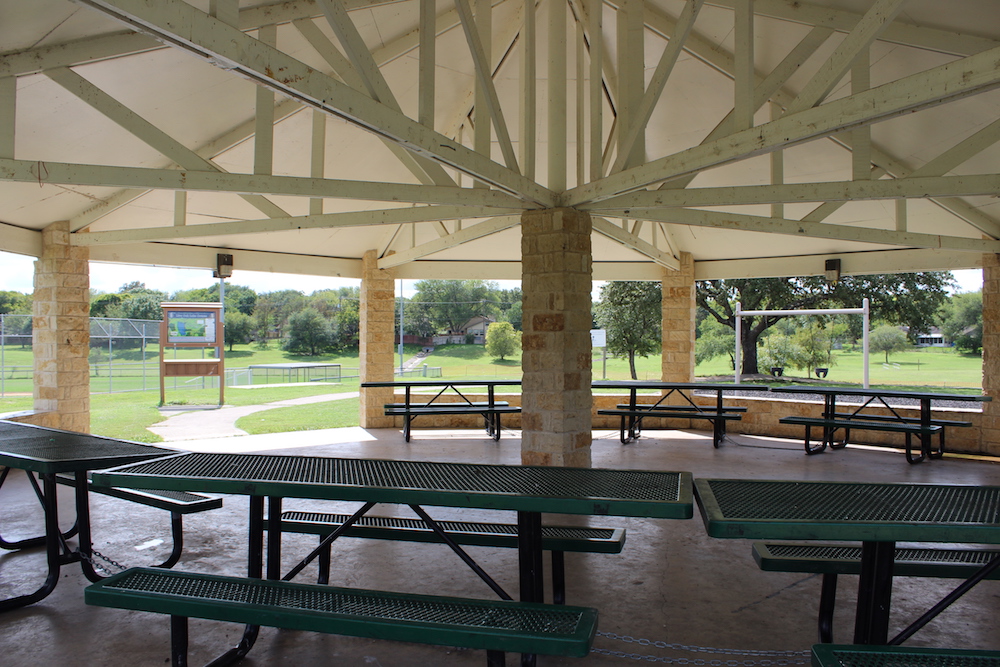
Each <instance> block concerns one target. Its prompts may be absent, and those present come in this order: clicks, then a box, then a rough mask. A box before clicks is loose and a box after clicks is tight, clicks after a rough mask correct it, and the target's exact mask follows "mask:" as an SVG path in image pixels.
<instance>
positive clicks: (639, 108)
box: [611, 0, 704, 173]
mask: <svg viewBox="0 0 1000 667" xmlns="http://www.w3.org/2000/svg"><path fill="white" fill-rule="evenodd" d="M703 3H704V0H688V2H687V4H685V5H684V9H683V10H682V11H681V15H680V17H679V18H678V19H677V27H676V29H675V30H674V33H673V35H672V36H671V37H670V41H669V42H668V43H667V45H666V48H664V49H663V53H662V54H661V55H660V62H659V63H657V65H656V70H655V71H654V72H653V76H652V79H650V82H649V85H648V86H646V90H645V92H644V93H643V94H642V97H641V98H640V99H638V100H637V104H636V105H635V107H634V108H633V109H632V111H631V113H630V114H629V119H628V130H627V132H625V134H624V136H623V138H622V141H620V142H619V144H618V159H617V160H615V164H614V166H612V167H611V172H612V173H617V172H619V171H621V170H622V169H623V168H624V167H625V164H626V160H627V159H629V156H631V155H632V154H633V152H634V150H635V149H636V148H637V143H638V141H639V139H640V137H643V136H645V128H646V125H647V124H648V123H649V119H650V118H651V117H652V115H653V109H655V108H656V103H657V102H659V100H660V95H661V94H662V93H663V88H664V87H665V86H666V85H667V79H669V78H670V73H671V72H672V71H673V69H674V64H676V62H677V58H678V57H679V56H680V54H681V51H682V50H683V48H684V42H685V41H687V37H688V35H689V34H690V33H691V30H692V29H694V22H695V20H696V19H697V18H698V11H699V10H700V9H701V6H702V4H703ZM640 17H641V16H640ZM629 34H630V35H631V33H629ZM640 53H641V51H640ZM635 65H638V66H641V65H642V63H634V64H633V66H635ZM640 73H641V71H640ZM643 78H644V77H643ZM642 150H643V152H645V148H644V147H643V149H642Z"/></svg>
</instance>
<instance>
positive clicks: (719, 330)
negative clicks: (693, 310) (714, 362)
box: [694, 311, 736, 364]
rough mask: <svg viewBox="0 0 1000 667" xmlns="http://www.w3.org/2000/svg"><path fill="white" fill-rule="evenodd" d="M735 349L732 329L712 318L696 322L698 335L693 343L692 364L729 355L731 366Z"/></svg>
mask: <svg viewBox="0 0 1000 667" xmlns="http://www.w3.org/2000/svg"><path fill="white" fill-rule="evenodd" d="M702 312H704V311H702ZM735 349H736V334H735V333H734V332H733V330H732V329H729V328H728V327H726V326H725V325H723V324H721V323H719V321H718V320H716V319H715V318H714V317H702V318H701V321H700V322H698V334H697V337H696V338H695V341H694V362H695V363H696V364H700V363H701V362H703V361H708V360H709V359H714V358H715V357H718V356H720V355H723V354H726V355H729V363H730V364H732V363H733V351H734V350H735Z"/></svg>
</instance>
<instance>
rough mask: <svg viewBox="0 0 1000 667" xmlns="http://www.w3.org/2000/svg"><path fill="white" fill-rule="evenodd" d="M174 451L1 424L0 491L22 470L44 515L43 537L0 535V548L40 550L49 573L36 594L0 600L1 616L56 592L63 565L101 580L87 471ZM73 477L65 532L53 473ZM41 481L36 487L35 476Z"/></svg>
mask: <svg viewBox="0 0 1000 667" xmlns="http://www.w3.org/2000/svg"><path fill="white" fill-rule="evenodd" d="M174 453H176V452H175V451H173V450H169V449H163V448H161V447H154V446H151V445H142V444H138V443H135V442H129V441H126V440H116V439H114V438H105V437H101V436H97V435H89V434H85V433H76V432H73V431H62V430H59V429H53V428H44V427H41V426H33V425H31V424H22V423H19V422H12V421H6V420H0V466H5V467H4V469H3V472H0V487H2V486H3V483H4V482H5V481H6V479H7V476H8V474H9V473H10V471H11V470H12V469H20V470H24V471H25V472H26V473H27V474H28V479H29V480H30V482H31V485H32V486H33V488H34V490H35V493H36V495H37V496H38V499H39V502H40V503H41V505H42V508H43V511H44V517H45V518H44V534H43V535H40V536H37V537H30V538H23V539H19V540H6V539H4V538H2V537H0V548H3V549H7V550H20V549H25V548H30V547H37V546H42V545H44V546H45V551H46V561H47V565H48V575H47V577H46V579H45V582H44V583H43V584H42V586H41V587H40V588H38V589H37V590H36V591H35V592H33V593H29V594H26V595H16V596H13V597H10V598H7V599H6V600H2V601H0V612H5V611H10V610H11V609H17V608H19V607H23V606H26V605H29V604H33V603H35V602H38V601H39V600H42V599H44V598H45V597H46V596H48V595H49V594H50V593H51V592H52V591H53V590H55V587H56V584H57V583H58V582H59V569H60V567H61V566H62V565H64V564H67V563H73V562H79V563H80V566H81V567H82V568H83V572H84V575H86V577H87V578H88V579H89V580H91V581H98V580H99V579H101V575H99V574H98V573H97V572H96V570H95V569H94V566H93V548H92V546H91V537H90V501H89V494H88V484H87V472H88V471H90V470H95V469H98V468H107V467H108V466H117V465H122V464H125V463H132V462H135V461H143V460H146V459H153V458H158V457H161V456H167V455H168V454H174ZM59 473H72V474H73V475H74V476H75V499H76V524H75V525H74V527H73V528H71V529H70V530H68V531H66V532H62V530H61V529H60V527H59V508H58V503H57V500H56V475H57V474H59ZM36 474H37V475H38V477H39V479H40V480H41V487H39V485H38V482H37V481H36V480H35V477H34V475H36ZM74 534H77V535H78V536H79V546H78V547H77V548H76V549H72V548H70V547H69V545H68V544H67V540H68V539H69V538H71V537H72V536H73V535H74Z"/></svg>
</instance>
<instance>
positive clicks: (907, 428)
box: [778, 415, 943, 463]
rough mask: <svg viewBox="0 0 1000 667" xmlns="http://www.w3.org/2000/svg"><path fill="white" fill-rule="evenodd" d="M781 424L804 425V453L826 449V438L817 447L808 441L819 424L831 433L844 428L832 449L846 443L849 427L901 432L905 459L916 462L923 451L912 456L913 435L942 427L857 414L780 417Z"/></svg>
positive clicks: (935, 431) (922, 455)
mask: <svg viewBox="0 0 1000 667" xmlns="http://www.w3.org/2000/svg"><path fill="white" fill-rule="evenodd" d="M778 422H779V423H781V424H798V425H801V426H805V427H806V436H805V448H806V454H818V453H819V452H822V451H823V450H824V449H826V439H825V438H824V441H823V443H822V444H821V445H819V446H817V447H812V446H811V445H810V444H809V443H810V441H811V440H812V437H811V432H810V431H811V429H812V427H813V426H819V427H820V428H823V429H824V430H828V432H829V433H830V434H831V436H830V437H831V439H832V433H833V431H834V430H836V429H844V440H843V441H842V442H841V443H839V444H837V445H833V444H831V445H830V447H831V448H832V449H840V448H843V447H845V446H846V445H847V439H848V437H849V436H850V432H851V429H858V430H862V431H891V432H895V433H903V434H904V435H905V436H906V460H907V461H909V462H910V463H917V462H919V461H922V460H923V459H924V452H923V451H921V453H920V456H919V457H915V456H913V447H912V445H913V441H912V438H913V436H914V435H919V436H925V435H935V434H938V433H940V432H941V431H942V429H943V427H941V426H938V425H935V424H932V425H930V426H923V425H922V424H910V423H906V422H900V421H892V422H889V421H877V420H871V421H869V420H867V417H866V418H861V416H860V415H859V416H858V417H857V418H854V419H828V418H825V417H800V416H797V415H795V416H791V417H782V418H781V419H779V420H778Z"/></svg>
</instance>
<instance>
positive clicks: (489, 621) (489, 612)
mask: <svg viewBox="0 0 1000 667" xmlns="http://www.w3.org/2000/svg"><path fill="white" fill-rule="evenodd" d="M84 600H85V601H86V603H87V604H91V605H97V606H102V607H115V608H119V609H131V610H137V611H148V612H154V613H160V614H169V615H170V617H171V633H170V634H171V656H172V664H173V666H174V667H184V666H185V665H186V664H187V642H188V636H187V635H188V631H187V625H188V624H187V619H188V618H203V619H210V620H216V621H228V622H233V623H245V624H248V625H251V626H256V625H264V626H268V627H275V628H286V629H291V630H306V631H310V632H321V633H326V634H337V635H346V636H352V637H368V638H374V639H392V640H397V641H407V642H418V643H421V644H433V645H440V646H456V647H463V648H471V649H485V650H486V651H487V664H488V665H489V667H500V666H502V665H503V664H504V653H505V652H506V651H511V652H518V653H529V654H543V655H561V656H571V657H585V656H586V655H587V654H588V653H589V652H590V646H591V644H592V643H593V639H594V634H595V632H596V630H597V610H595V609H590V608H585V607H567V606H564V605H549V604H538V603H527V602H512V601H507V600H472V599H464V598H451V597H441V596H430V595H413V594H405V593H389V592H382V591H372V590H359V589H349V588H336V587H332V586H320V585H316V584H298V583H292V582H286V581H275V580H264V579H248V578H241V577H225V576H219V575H208V574H192V573H187V572H178V571H175V570H162V569H153V568H133V569H130V570H126V571H125V572H121V573H119V574H116V575H114V576H112V577H109V578H108V579H105V580H103V581H101V582H98V583H96V584H93V585H91V586H88V587H87V589H86V590H85V591H84Z"/></svg>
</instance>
